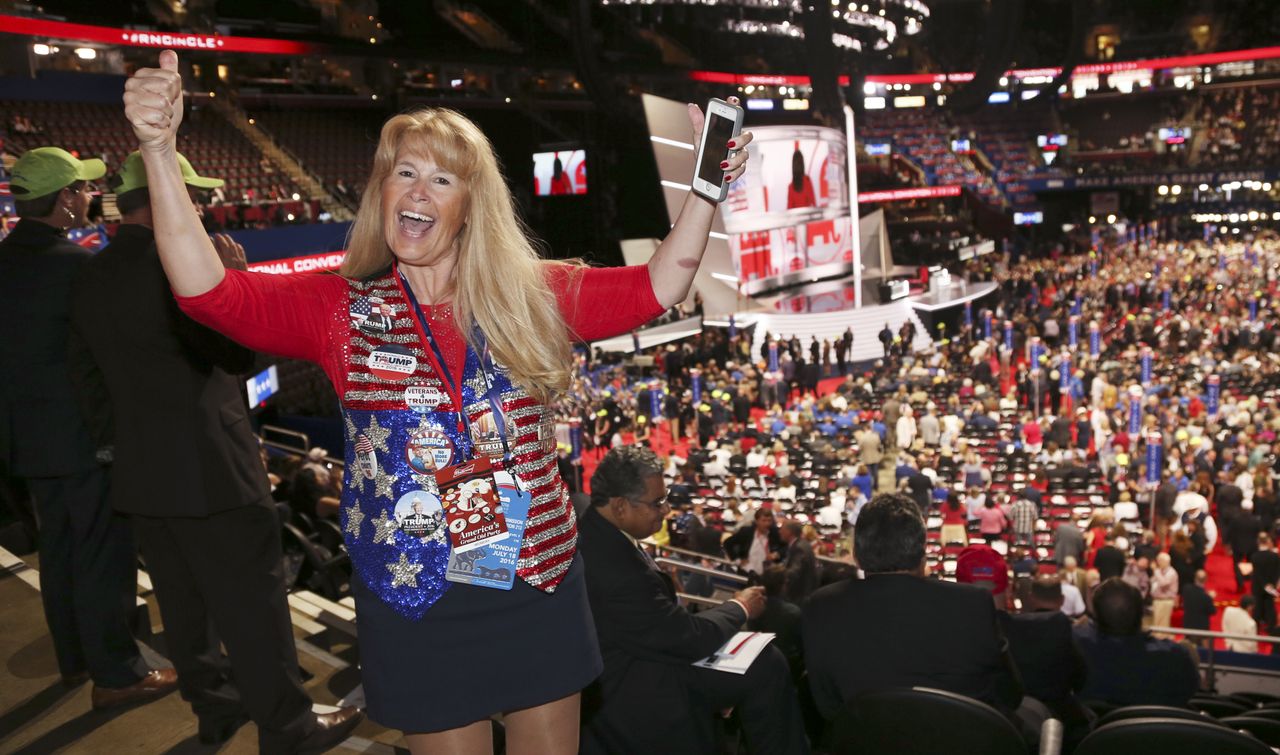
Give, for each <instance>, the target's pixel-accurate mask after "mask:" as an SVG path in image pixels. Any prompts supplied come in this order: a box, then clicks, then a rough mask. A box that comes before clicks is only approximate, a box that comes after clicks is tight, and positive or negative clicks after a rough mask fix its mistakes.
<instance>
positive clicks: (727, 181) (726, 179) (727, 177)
mask: <svg viewBox="0 0 1280 755" xmlns="http://www.w3.org/2000/svg"><path fill="white" fill-rule="evenodd" d="M724 182H725V183H729V176H727V175H726V176H725V177H724Z"/></svg>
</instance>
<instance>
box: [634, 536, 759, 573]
mask: <svg viewBox="0 0 1280 755" xmlns="http://www.w3.org/2000/svg"><path fill="white" fill-rule="evenodd" d="M640 543H641V544H642V545H647V546H649V547H650V548H653V549H654V550H658V551H665V552H667V553H674V554H676V555H677V556H685V557H687V558H696V559H700V560H705V561H712V562H714V563H717V564H724V565H725V566H734V567H736V566H737V564H736V563H734V562H733V561H732V560H730V559H727V558H724V557H723V556H708V555H706V554H704V553H698V552H697V551H691V550H688V549H686V548H677V547H675V546H674V545H661V544H659V543H655V542H654V541H652V540H641V541H640Z"/></svg>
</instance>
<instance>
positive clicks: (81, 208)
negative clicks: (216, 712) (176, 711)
mask: <svg viewBox="0 0 1280 755" xmlns="http://www.w3.org/2000/svg"><path fill="white" fill-rule="evenodd" d="M105 172H106V166H104V165H103V163H102V161H101V160H84V161H81V160H78V159H76V158H75V157H74V156H72V155H71V154H70V153H68V152H66V151H65V150H62V149H58V148H57V147H40V148H38V149H32V150H29V151H27V152H26V154H24V155H23V156H22V157H21V158H20V159H19V160H18V161H17V163H16V164H15V165H14V167H13V172H12V173H13V175H12V177H11V185H12V191H13V195H14V198H15V201H16V205H17V210H18V214H19V215H20V216H21V217H22V220H20V221H19V222H18V224H17V226H15V227H14V229H13V232H12V233H10V234H9V236H8V237H7V238H5V239H4V240H3V241H0V463H2V464H3V466H4V467H6V468H7V473H8V474H10V475H13V476H15V477H18V478H21V479H23V480H25V481H26V483H27V487H28V489H29V490H30V492H31V495H32V498H33V499H34V501H35V506H36V512H37V516H38V518H39V524H40V592H41V597H42V599H43V601H44V611H45V620H46V621H47V622H48V624H49V632H50V634H51V635H52V636H53V645H54V652H55V654H56V656H57V660H58V670H59V671H60V672H61V673H62V678H63V682H64V683H65V684H67V685H68V686H75V685H77V684H80V683H83V682H84V681H85V680H86V679H92V680H93V683H94V689H93V693H92V700H93V705H94V707H95V708H107V707H111V706H114V705H119V704H124V703H130V702H137V701H139V700H142V699H149V698H152V697H157V696H159V695H163V694H165V693H167V692H170V691H172V690H173V689H174V688H175V687H176V683H177V681H176V679H177V677H176V675H175V673H174V671H173V669H161V670H151V669H149V668H148V667H147V664H146V663H145V662H144V661H143V659H142V658H141V656H140V655H139V653H138V647H137V644H136V643H135V642H134V639H133V636H132V635H131V634H130V631H129V620H128V617H129V611H130V610H131V609H132V608H133V606H134V599H135V596H136V594H137V574H136V562H135V555H134V544H133V537H132V535H131V532H130V528H129V525H128V523H127V522H126V521H125V520H124V519H123V518H122V517H120V516H116V515H114V514H113V513H112V511H111V507H110V505H109V504H108V502H107V488H108V469H107V468H106V467H105V466H104V464H103V462H106V461H108V459H106V458H95V447H94V444H93V442H92V441H91V439H90V436H89V433H88V432H87V430H86V427H85V423H84V421H83V420H82V416H81V413H80V410H79V409H78V405H77V403H76V398H75V396H74V394H73V390H72V384H73V383H72V375H71V374H70V369H71V368H70V366H69V363H68V336H69V334H68V309H69V307H70V290H71V280H72V277H73V276H74V275H75V273H76V271H77V270H79V269H80V267H81V266H82V265H83V264H84V263H85V262H86V261H87V260H88V259H89V258H90V257H91V255H90V253H89V252H88V251H86V250H85V249H83V248H81V247H79V246H77V245H76V244H74V243H72V242H70V241H68V240H67V239H66V238H65V235H64V234H65V233H66V232H67V230H68V229H71V228H76V227H78V226H80V225H82V224H83V223H84V218H85V214H86V212H87V211H88V209H89V201H90V198H91V194H90V192H91V191H92V189H93V185H92V184H91V183H90V182H91V181H94V180H96V179H99V178H101V177H102V176H103V174H104V173H105Z"/></svg>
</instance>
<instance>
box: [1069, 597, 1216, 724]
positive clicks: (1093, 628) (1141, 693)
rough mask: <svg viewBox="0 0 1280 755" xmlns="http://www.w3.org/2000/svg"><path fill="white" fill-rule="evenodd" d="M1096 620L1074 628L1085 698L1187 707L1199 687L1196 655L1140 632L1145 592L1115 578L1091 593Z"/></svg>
mask: <svg viewBox="0 0 1280 755" xmlns="http://www.w3.org/2000/svg"><path fill="white" fill-rule="evenodd" d="M1093 611H1094V620H1093V621H1092V622H1090V623H1089V624H1086V625H1083V626H1079V627H1076V629H1075V632H1076V640H1077V641H1078V642H1079V644H1080V649H1081V651H1083V652H1084V657H1085V661H1086V662H1087V663H1088V666H1089V677H1088V681H1087V682H1086V683H1085V687H1084V689H1083V690H1081V692H1080V695H1079V697H1080V699H1082V700H1101V701H1104V702H1108V703H1112V704H1114V705H1172V706H1175V707H1186V705H1187V702H1188V701H1189V700H1190V699H1191V696H1192V695H1194V694H1195V692H1196V689H1197V688H1199V686H1200V674H1199V671H1198V670H1197V659H1196V656H1195V651H1194V650H1192V649H1190V648H1189V647H1188V646H1184V645H1181V644H1179V643H1176V642H1173V641H1171V640H1158V639H1155V638H1154V637H1152V636H1151V635H1150V634H1149V633H1147V632H1144V631H1142V593H1140V592H1139V591H1138V588H1136V587H1134V586H1133V585H1131V584H1129V583H1127V582H1125V581H1124V580H1122V579H1119V578H1116V577H1113V578H1111V579H1108V580H1106V581H1105V582H1103V583H1102V584H1101V585H1098V588H1097V590H1095V591H1094V594H1093Z"/></svg>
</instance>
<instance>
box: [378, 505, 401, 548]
mask: <svg viewBox="0 0 1280 755" xmlns="http://www.w3.org/2000/svg"><path fill="white" fill-rule="evenodd" d="M373 527H374V530H373V542H375V543H390V542H392V541H393V540H394V539H395V536H396V533H397V532H399V531H400V525H399V524H396V520H394V519H391V518H388V517H387V512H385V511H380V512H378V516H377V518H376V519H374V520H373Z"/></svg>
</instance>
